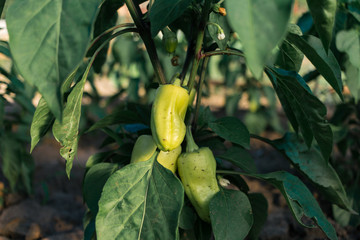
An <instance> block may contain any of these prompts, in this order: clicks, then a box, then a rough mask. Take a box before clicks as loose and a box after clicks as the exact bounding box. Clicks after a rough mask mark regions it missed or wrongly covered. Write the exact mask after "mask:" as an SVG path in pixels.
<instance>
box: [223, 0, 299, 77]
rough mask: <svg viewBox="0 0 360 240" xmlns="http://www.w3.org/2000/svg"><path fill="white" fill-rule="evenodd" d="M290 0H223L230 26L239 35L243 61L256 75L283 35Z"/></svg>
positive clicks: (259, 75) (258, 75) (287, 19)
mask: <svg viewBox="0 0 360 240" xmlns="http://www.w3.org/2000/svg"><path fill="white" fill-rule="evenodd" d="M292 5H293V1H292V0H274V1H268V0H252V1H249V0H226V1H225V7H226V10H227V17H228V20H229V23H230V26H231V27H232V28H233V29H234V30H235V32H236V33H237V34H238V35H239V38H240V40H241V43H242V45H243V47H244V53H245V57H246V63H247V65H248V66H249V68H250V70H251V72H252V73H253V74H254V76H255V77H256V78H260V77H261V76H262V71H263V68H264V65H265V63H266V62H267V60H268V59H269V57H270V56H271V52H272V50H273V49H274V48H275V47H276V45H278V44H279V43H280V42H281V40H282V39H283V38H284V37H285V34H286V29H287V25H288V23H289V20H290V14H291V9H292Z"/></svg>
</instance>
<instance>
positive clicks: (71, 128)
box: [52, 74, 87, 178]
mask: <svg viewBox="0 0 360 240" xmlns="http://www.w3.org/2000/svg"><path fill="white" fill-rule="evenodd" d="M86 77H87V74H84V76H83V78H82V79H81V81H80V82H78V83H77V84H76V85H75V87H74V88H73V89H72V91H71V93H70V94H69V96H68V99H67V103H66V105H65V109H64V112H63V119H62V122H60V121H59V120H57V119H56V120H55V122H54V125H53V128H52V130H53V134H54V137H55V139H56V140H57V141H58V142H59V143H60V144H61V149H60V155H61V156H62V157H63V158H65V160H66V173H67V175H68V177H69V178H70V171H71V168H72V164H73V161H74V158H75V156H76V153H77V143H78V133H79V130H78V129H79V123H80V116H81V100H82V96H83V92H84V85H85V82H86Z"/></svg>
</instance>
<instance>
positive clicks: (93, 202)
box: [83, 163, 119, 216]
mask: <svg viewBox="0 0 360 240" xmlns="http://www.w3.org/2000/svg"><path fill="white" fill-rule="evenodd" d="M118 168H119V166H118V165H117V164H114V163H98V164H95V165H94V166H92V167H91V168H90V169H89V171H88V172H87V173H86V175H85V177H84V183H83V195H84V201H85V202H86V204H87V206H88V207H89V209H90V211H91V213H92V214H94V216H95V215H96V214H97V212H98V210H99V207H98V202H99V199H100V196H101V193H102V190H103V187H104V185H105V183H106V181H107V180H108V178H109V177H110V176H111V175H112V174H113V173H114V172H115V171H116V170H118Z"/></svg>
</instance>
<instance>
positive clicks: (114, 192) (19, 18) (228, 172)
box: [5, 0, 355, 240]
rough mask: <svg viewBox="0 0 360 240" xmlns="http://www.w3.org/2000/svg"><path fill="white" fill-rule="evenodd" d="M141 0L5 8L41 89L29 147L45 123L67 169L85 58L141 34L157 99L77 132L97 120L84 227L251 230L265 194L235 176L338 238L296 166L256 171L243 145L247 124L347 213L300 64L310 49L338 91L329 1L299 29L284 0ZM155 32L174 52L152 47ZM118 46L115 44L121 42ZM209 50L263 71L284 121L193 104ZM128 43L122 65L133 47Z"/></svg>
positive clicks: (326, 134) (16, 0)
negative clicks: (267, 133)
mask: <svg viewBox="0 0 360 240" xmlns="http://www.w3.org/2000/svg"><path fill="white" fill-rule="evenodd" d="M144 2H145V1H141V0H77V1H74V0H27V1H21V0H12V1H9V4H8V6H7V7H6V8H5V13H6V22H7V27H8V31H9V36H10V50H11V53H12V56H13V58H14V62H15V64H16V67H17V69H18V71H19V73H20V74H21V75H22V76H23V78H24V80H25V81H27V82H28V83H30V84H32V85H34V86H35V87H36V88H37V90H38V91H39V93H40V94H41V95H42V98H41V99H40V101H39V103H38V105H37V108H36V111H35V113H34V117H33V120H32V124H31V131H30V134H31V150H32V149H34V147H35V146H36V145H37V143H38V142H39V141H40V139H41V138H42V137H43V136H44V135H45V134H46V133H47V132H48V131H49V130H52V134H53V135H54V137H55V139H56V140H57V141H58V142H59V143H60V145H61V150H60V154H61V156H62V157H63V158H64V159H65V160H66V172H67V174H68V176H69V177H70V173H71V168H72V165H73V161H74V158H75V157H76V153H77V147H78V141H79V137H80V135H81V134H79V123H80V117H81V113H82V99H83V97H84V86H85V84H86V82H87V80H88V79H89V78H90V76H91V75H92V74H93V72H92V69H93V70H94V71H95V72H99V71H101V67H102V66H103V65H104V64H105V61H106V52H107V49H108V48H109V47H113V48H114V50H115V43H116V41H118V40H119V39H122V38H125V37H129V36H130V38H129V39H134V36H135V37H136V38H138V39H141V41H140V42H142V43H143V45H144V46H145V48H146V53H147V56H145V57H148V58H147V59H148V60H149V63H150V64H151V71H148V72H147V73H148V78H149V79H148V81H149V84H148V85H147V89H148V90H149V92H150V91H151V89H153V90H155V89H157V91H156V94H155V100H154V103H153V104H151V103H150V102H148V103H147V104H145V105H144V104H140V103H138V102H130V101H128V102H126V103H124V104H120V105H119V106H118V107H117V108H116V109H114V110H113V111H112V112H111V113H109V114H108V115H107V116H105V117H104V118H102V119H100V120H99V121H97V122H96V123H95V124H94V125H92V126H91V127H90V128H88V129H87V131H86V132H85V133H84V132H82V134H91V132H92V131H95V130H100V129H101V130H102V131H104V132H105V133H106V134H107V135H108V136H109V137H108V138H107V139H106V140H105V142H104V143H103V145H104V146H107V148H106V150H104V151H103V152H99V153H97V154H95V155H93V156H91V157H90V158H89V160H88V161H87V163H86V173H85V176H84V183H83V195H84V200H85V203H86V205H87V207H88V211H87V213H86V215H85V218H84V239H95V238H96V239H99V240H102V239H105V240H108V239H211V238H215V239H245V238H246V237H247V238H248V239H257V238H258V236H259V233H260V231H261V227H262V225H263V224H264V222H265V220H266V214H264V213H266V211H267V203H266V199H265V198H264V196H263V195H261V194H257V193H251V192H249V187H248V186H247V184H246V182H245V181H244V177H251V178H257V179H260V180H263V181H265V182H268V183H269V184H272V185H273V186H274V187H276V188H278V189H279V190H280V192H281V193H282V195H283V197H284V198H285V200H286V202H287V204H288V206H289V208H290V210H291V211H292V213H293V215H294V217H295V219H296V220H297V221H298V222H299V223H300V224H301V225H303V226H304V227H319V228H320V229H321V230H322V231H323V232H324V235H325V236H326V237H328V238H329V239H337V234H336V232H335V229H334V227H333V226H332V225H331V224H330V223H329V222H328V220H327V218H326V216H325V215H324V213H323V212H322V210H321V208H320V207H319V205H318V203H317V201H316V200H315V198H314V197H313V195H312V193H311V192H310V190H309V189H308V187H307V186H306V185H305V184H304V183H303V182H302V180H300V178H299V177H297V176H296V175H295V174H293V173H290V172H287V171H284V170H281V169H279V171H276V172H269V173H259V172H258V171H257V169H256V166H255V163H254V161H253V160H252V158H251V156H250V154H249V149H250V138H256V139H260V140H261V141H264V142H266V143H268V144H270V145H271V146H273V147H274V148H275V149H276V150H278V151H280V152H281V153H283V154H284V156H285V157H286V158H287V159H288V160H289V162H290V163H291V164H292V165H293V166H294V168H295V170H296V171H297V173H299V174H300V175H302V176H303V177H304V179H306V180H307V182H308V183H311V184H312V186H314V187H315V188H316V189H317V191H319V192H320V193H321V195H323V196H325V198H326V199H327V200H328V201H329V202H331V203H333V204H336V205H337V206H339V207H340V208H342V209H345V210H346V211H348V212H349V213H355V212H354V210H353V209H352V205H351V204H350V202H349V200H348V198H347V195H346V193H345V191H344V188H343V186H342V183H341V181H340V179H339V177H338V175H337V173H336V171H335V170H334V169H333V167H332V166H331V164H330V162H329V159H330V157H331V153H332V146H333V133H332V129H331V127H330V125H329V123H328V122H327V120H326V113H327V109H326V107H325V105H324V104H323V102H321V101H320V100H319V99H318V98H317V97H316V96H315V95H314V94H313V92H312V90H311V88H310V87H309V86H308V85H307V83H306V81H305V80H304V78H303V77H302V76H301V75H300V74H299V73H298V72H299V70H300V68H301V66H302V61H303V58H304V55H305V56H306V57H307V58H308V59H309V60H310V62H311V63H312V64H313V65H314V66H315V68H316V71H317V72H318V73H319V74H321V75H322V76H323V77H324V79H325V80H326V81H327V83H328V84H329V85H330V86H331V87H332V88H333V89H334V91H335V92H336V93H337V95H338V97H339V99H341V100H342V99H343V98H344V97H343V94H342V90H343V82H342V79H341V70H340V66H339V63H338V60H337V58H336V57H335V55H334V54H333V47H332V43H333V42H334V41H333V38H334V36H333V29H334V23H335V15H336V11H337V7H338V5H337V1H336V0H321V1H319V0H307V4H308V7H309V18H310V19H311V26H313V27H314V30H313V31H312V32H310V34H308V35H304V34H303V33H305V31H304V30H303V29H301V28H300V27H299V25H297V24H294V23H292V22H291V17H292V14H291V13H292V9H293V5H294V1H293V0H274V1H268V0H253V1H245V0H220V1H217V0H172V1H168V0H150V1H147V2H145V3H144ZM345 2H346V1H345ZM141 4H142V5H141ZM140 5H141V6H140ZM144 6H146V7H144ZM125 7H126V8H127V10H128V12H129V14H130V16H131V18H132V20H133V22H125V23H123V22H122V23H119V24H117V23H118V22H117V17H118V15H117V10H118V9H119V8H125ZM178 36H183V38H184V39H185V40H184V42H185V46H184V45H181V43H180V42H179V41H177V40H176V38H177V37H178ZM115 38H116V40H115V42H113V41H112V40H114V39H115ZM161 38H162V41H161V40H160V39H161ZM137 41H138V40H137ZM178 42H179V45H177V44H178ZM161 43H163V44H161ZM164 46H165V49H166V51H168V52H169V53H171V54H173V57H172V59H171V60H172V61H164V60H163V58H162V57H159V56H160V53H161V51H163V50H162V49H163V48H164ZM125 47H126V45H123V46H122V45H121V44H120V45H119V44H118V45H116V51H117V52H118V53H119V54H121V53H122V52H124V51H126V49H125ZM217 55H220V56H231V57H237V58H238V60H237V61H241V62H243V63H245V66H246V68H247V70H248V71H247V72H249V73H250V74H251V78H250V80H249V81H251V82H256V81H259V80H260V79H265V80H267V81H269V82H270V83H271V84H272V89H271V91H273V93H276V95H277V97H278V99H279V101H280V103H281V105H282V107H283V110H284V112H285V114H286V116H287V119H288V121H289V123H290V124H291V126H292V129H293V131H291V132H288V133H286V134H285V135H284V136H283V137H282V138H280V139H276V140H270V139H267V138H263V137H261V136H258V135H255V134H253V133H250V132H249V130H248V128H247V127H246V125H244V124H243V122H242V121H241V120H240V119H238V118H235V117H229V116H228V117H222V118H215V117H214V115H213V114H212V112H211V111H210V109H209V108H205V107H203V106H201V99H202V93H203V89H204V86H205V85H206V81H207V70H208V66H209V59H210V58H211V57H213V56H217ZM125 56H126V55H125ZM127 57H128V59H126V57H125V59H122V60H123V61H122V62H121V64H122V65H126V64H127V62H130V61H133V60H130V56H127ZM169 60H170V59H169ZM350 60H351V59H350ZM92 67H93V68H92ZM144 69H147V68H146V67H144ZM145 72H146V71H145ZM90 83H91V81H90ZM230 85H232V86H234V83H232V84H230ZM94 90H96V88H94ZM195 93H196V100H195V101H193V100H192V99H193V96H195ZM149 95H150V94H149ZM149 99H151V98H149ZM189 99H190V100H189ZM186 131H187V133H186ZM146 135H147V136H146ZM185 135H186V137H185ZM150 136H151V137H150ZM134 145H135V146H134ZM179 148H181V149H182V153H181V155H180V157H179V159H178V160H179V161H178V163H176V164H177V166H178V171H176V170H175V169H176V168H175V169H174V168H170V166H169V165H172V164H169V165H168V163H166V158H168V159H169V161H170V159H171V161H173V159H174V155H176V156H177V155H178V154H179V153H180V151H179V150H178V149H179ZM138 149H140V150H138ZM175 150H177V153H176V154H175V153H171V151H175ZM162 153H163V155H164V156H165V157H164V156H163V157H160V154H162ZM159 157H160V159H161V160H160V159H159ZM175 158H176V157H175ZM164 162H165V163H164ZM175 167H176V165H175ZM215 170H216V171H215ZM229 186H233V187H232V189H229ZM234 186H235V187H234ZM304 219H307V221H305V220H304Z"/></svg>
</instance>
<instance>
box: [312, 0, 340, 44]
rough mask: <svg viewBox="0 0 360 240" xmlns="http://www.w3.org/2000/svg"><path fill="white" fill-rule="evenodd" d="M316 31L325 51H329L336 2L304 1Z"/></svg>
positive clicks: (334, 0)
mask: <svg viewBox="0 0 360 240" xmlns="http://www.w3.org/2000/svg"><path fill="white" fill-rule="evenodd" d="M306 1H307V4H308V6H309V10H310V13H311V16H312V17H313V19H314V24H315V28H316V31H317V32H318V34H319V36H320V39H321V42H322V44H323V46H324V48H325V50H326V51H328V50H329V47H330V42H331V39H332V32H333V27H334V23H335V15H336V0H306Z"/></svg>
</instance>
